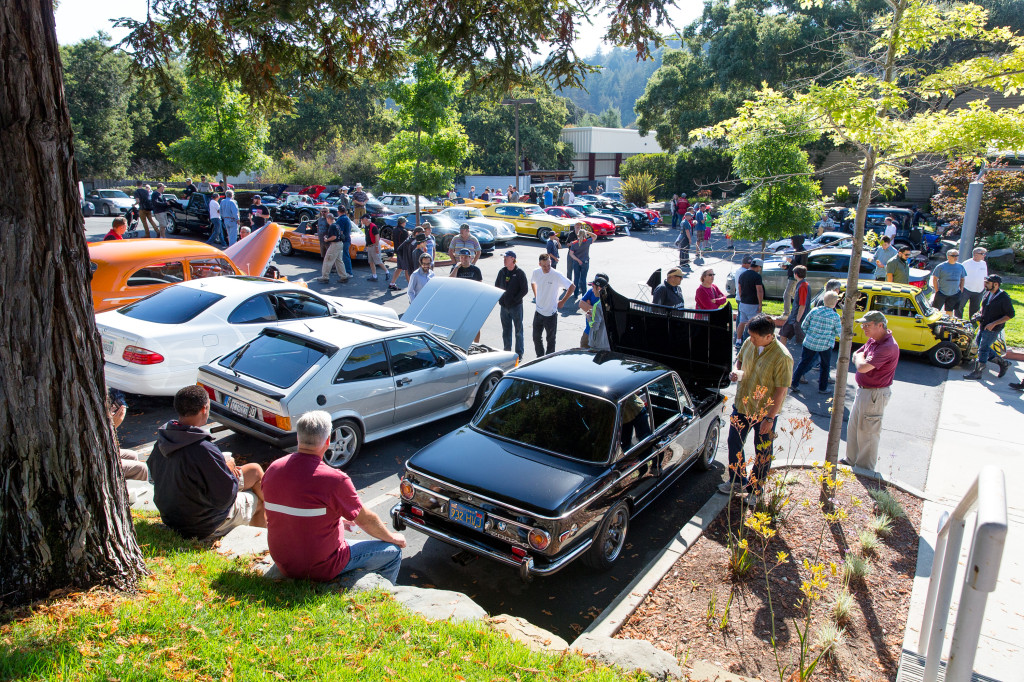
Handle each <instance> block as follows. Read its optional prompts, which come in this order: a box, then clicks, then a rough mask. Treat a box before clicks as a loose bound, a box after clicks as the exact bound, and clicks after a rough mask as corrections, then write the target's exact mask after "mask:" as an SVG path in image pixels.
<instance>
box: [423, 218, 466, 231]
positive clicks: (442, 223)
mask: <svg viewBox="0 0 1024 682" xmlns="http://www.w3.org/2000/svg"><path fill="white" fill-rule="evenodd" d="M427 222H428V223H430V224H431V225H433V226H434V227H451V228H455V229H458V228H459V224H458V223H457V222H455V221H454V220H452V219H451V218H450V217H448V216H446V215H432V216H430V217H429V219H427Z"/></svg>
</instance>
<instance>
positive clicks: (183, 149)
mask: <svg viewBox="0 0 1024 682" xmlns="http://www.w3.org/2000/svg"><path fill="white" fill-rule="evenodd" d="M180 116H181V119H182V120H183V121H184V122H185V125H186V126H188V130H189V134H188V136H187V137H183V138H181V139H180V140H177V141H176V142H172V143H171V144H169V145H166V146H164V145H161V150H163V151H164V152H165V153H166V154H167V158H169V159H170V160H171V161H172V162H174V163H176V164H179V165H180V166H181V167H182V168H183V169H185V170H187V171H189V172H194V173H209V174H210V175H213V176H216V175H217V174H218V173H220V175H221V179H222V180H223V181H224V186H225V187H226V186H227V182H228V175H238V174H239V173H243V172H245V171H249V170H254V169H257V168H260V167H262V166H264V165H266V164H267V163H269V162H270V158H269V157H268V156H267V155H266V154H264V153H263V145H264V144H266V142H267V136H268V128H267V122H266V121H265V120H264V119H263V117H262V116H260V115H259V114H258V113H257V112H256V110H255V108H254V107H253V106H252V103H251V102H250V101H249V98H248V96H246V95H245V94H243V93H242V92H241V91H240V90H239V88H238V85H237V84H233V83H223V82H218V81H216V80H215V79H208V78H206V77H201V76H193V77H192V78H190V79H189V81H188V83H186V85H185V91H184V101H183V102H182V107H181V113H180Z"/></svg>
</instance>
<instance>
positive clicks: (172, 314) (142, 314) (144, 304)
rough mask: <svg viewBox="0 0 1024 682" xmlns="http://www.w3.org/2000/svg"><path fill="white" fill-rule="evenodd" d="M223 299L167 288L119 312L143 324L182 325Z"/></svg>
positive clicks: (202, 293) (191, 289)
mask: <svg viewBox="0 0 1024 682" xmlns="http://www.w3.org/2000/svg"><path fill="white" fill-rule="evenodd" d="M222 298H224V297H223V296H221V295H220V294H215V293H213V292H210V291H203V290H202V289H193V288H192V287H167V288H166V289H161V290H160V291H158V292H156V293H155V294H152V295H150V296H147V297H146V298H144V299H142V300H140V301H136V302H135V303H129V304H128V305H126V306H124V307H123V308H118V309H117V312H119V313H121V314H122V315H124V316H125V317H130V318H132V319H133V320H142V321H143V322H155V323H156V324H182V323H184V322H188V321H189V320H191V319H193V318H194V317H195V316H196V315H198V314H199V313H201V312H203V311H204V310H206V309H207V308H209V307H210V306H211V305H213V304H214V303H216V302H217V301H219V300H220V299H222Z"/></svg>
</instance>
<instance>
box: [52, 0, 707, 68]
mask: <svg viewBox="0 0 1024 682" xmlns="http://www.w3.org/2000/svg"><path fill="white" fill-rule="evenodd" d="M676 2H677V4H678V5H679V7H677V8H673V9H672V10H671V11H670V13H669V15H670V16H671V18H672V21H673V23H674V24H675V26H676V28H678V29H682V28H683V27H684V26H686V24H688V23H689V22H690V21H692V20H693V19H695V18H697V17H698V16H700V13H701V11H702V10H703V8H704V2H703V0H676ZM145 16H146V0H104V1H103V2H94V1H91V0H61V3H60V5H58V7H57V15H56V17H57V40H58V41H59V42H60V43H61V44H66V43H75V42H78V41H79V40H82V39H83V38H89V37H91V36H94V35H96V32H97V31H105V32H107V33H108V34H110V35H111V36H113V37H114V39H120V38H122V37H124V34H125V33H126V31H123V30H116V29H114V28H113V26H112V25H111V23H110V20H111V19H116V18H119V17H133V18H135V19H143V18H145ZM607 25H608V19H607V17H606V16H601V17H595V18H594V26H593V28H590V27H585V30H582V31H581V32H580V33H581V35H580V37H579V39H578V40H577V41H576V51H577V53H578V54H580V55H583V56H584V57H587V56H590V55H592V54H594V53H595V52H596V51H597V49H598V47H601V48H602V49H607V48H608V47H610V46H608V45H602V43H601V40H600V36H601V35H602V34H603V33H604V31H605V30H606V28H607ZM587 29H589V30H587ZM663 30H664V31H666V32H667V31H668V30H669V28H668V27H667V26H665V27H663Z"/></svg>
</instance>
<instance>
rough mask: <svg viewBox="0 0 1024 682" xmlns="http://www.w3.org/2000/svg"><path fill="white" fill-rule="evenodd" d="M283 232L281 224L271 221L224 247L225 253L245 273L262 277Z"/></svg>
mask: <svg viewBox="0 0 1024 682" xmlns="http://www.w3.org/2000/svg"><path fill="white" fill-rule="evenodd" d="M282 232H283V230H282V229H281V226H280V225H278V224H277V223H270V224H269V225H267V226H265V227H263V228H262V229H259V230H256V231H255V232H253V233H252V234H251V235H249V236H248V237H246V238H245V239H239V240H238V241H237V242H235V243H234V244H232V245H231V246H229V247H228V248H226V249H224V253H225V254H226V255H227V257H228V258H230V259H231V262H232V263H234V264H235V267H237V268H238V269H239V270H240V271H241V273H242V274H243V275H252V276H254V277H262V276H263V273H264V272H265V271H266V269H267V265H268V264H269V263H270V258H271V256H273V255H274V249H276V248H277V244H278V242H280V241H281V234H282Z"/></svg>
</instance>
